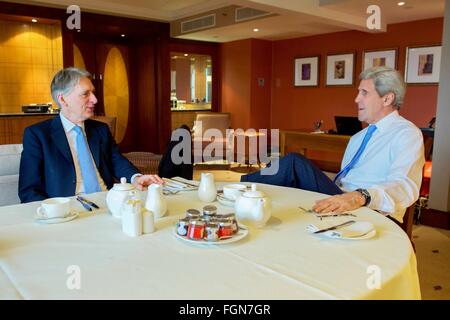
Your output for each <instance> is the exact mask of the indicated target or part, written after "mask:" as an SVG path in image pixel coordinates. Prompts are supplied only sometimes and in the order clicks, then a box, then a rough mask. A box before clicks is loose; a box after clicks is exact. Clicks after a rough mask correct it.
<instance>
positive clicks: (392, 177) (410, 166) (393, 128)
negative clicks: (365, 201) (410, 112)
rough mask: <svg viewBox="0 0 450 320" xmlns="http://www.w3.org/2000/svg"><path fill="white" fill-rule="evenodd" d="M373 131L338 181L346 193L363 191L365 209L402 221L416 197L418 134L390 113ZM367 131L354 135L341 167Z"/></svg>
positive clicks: (419, 170) (420, 144)
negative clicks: (366, 194) (367, 203)
mask: <svg viewBox="0 0 450 320" xmlns="http://www.w3.org/2000/svg"><path fill="white" fill-rule="evenodd" d="M375 125H376V126H377V130H376V131H375V132H374V134H373V136H372V138H371V139H370V140H369V142H368V144H367V146H366V148H365V150H364V152H363V153H362V155H361V157H360V158H359V160H358V162H357V163H356V164H355V165H354V167H353V168H352V169H351V170H350V171H349V172H348V173H347V175H346V176H345V177H343V178H342V179H341V188H342V189H343V190H344V191H347V192H350V191H354V190H355V189H358V188H363V189H367V190H368V191H369V193H370V196H371V201H370V203H369V205H368V207H369V208H371V209H374V210H378V211H380V212H382V213H383V214H389V215H390V216H392V217H393V218H395V219H396V220H398V221H400V222H402V221H403V215H404V214H405V211H406V208H408V207H409V206H411V205H412V204H413V203H414V202H415V201H416V200H417V199H418V197H419V191H420V185H421V182H422V170H423V166H424V164H425V157H424V147H423V136H422V132H421V131H420V130H419V129H418V128H417V127H416V126H415V125H414V124H413V123H411V122H410V121H408V120H406V119H405V118H403V117H401V116H400V115H399V114H398V111H394V112H392V113H390V114H389V115H387V116H385V117H384V118H383V119H381V120H380V121H378V122H377V123H375ZM366 132H367V128H365V129H364V130H361V131H360V132H358V133H357V134H355V135H354V136H353V137H352V138H351V139H350V141H349V143H348V146H347V149H346V150H345V154H344V158H343V159H342V164H341V167H342V168H344V167H345V166H346V165H347V164H348V163H349V162H350V161H351V160H352V158H353V156H354V155H355V153H356V151H357V150H358V148H359V146H360V145H361V142H362V140H363V138H364V136H365V134H366Z"/></svg>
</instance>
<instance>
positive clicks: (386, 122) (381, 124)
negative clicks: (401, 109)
mask: <svg viewBox="0 0 450 320" xmlns="http://www.w3.org/2000/svg"><path fill="white" fill-rule="evenodd" d="M399 117H400V115H399V114H398V111H397V110H394V111H393V112H391V113H389V114H388V115H387V116H385V117H384V118H382V119H381V120H379V121H378V122H376V123H374V125H376V126H377V131H379V132H383V131H385V130H387V129H388V128H389V127H390V126H391V124H392V123H393V122H394V121H395V120H397V119H398V118H399Z"/></svg>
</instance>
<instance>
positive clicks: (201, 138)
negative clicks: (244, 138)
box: [192, 112, 233, 161]
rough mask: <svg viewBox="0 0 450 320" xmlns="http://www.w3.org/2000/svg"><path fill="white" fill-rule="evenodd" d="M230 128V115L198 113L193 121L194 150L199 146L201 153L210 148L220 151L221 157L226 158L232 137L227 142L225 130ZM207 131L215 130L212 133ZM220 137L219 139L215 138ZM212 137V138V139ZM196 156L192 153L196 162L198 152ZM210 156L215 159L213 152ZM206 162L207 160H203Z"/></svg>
mask: <svg viewBox="0 0 450 320" xmlns="http://www.w3.org/2000/svg"><path fill="white" fill-rule="evenodd" d="M230 128H231V115H230V113H216V112H208V113H198V114H197V117H196V119H195V123H194V128H193V130H192V131H193V135H192V140H193V143H194V144H193V146H194V150H195V148H197V147H198V146H201V152H202V154H203V151H204V150H205V148H208V150H211V149H212V148H215V149H216V150H217V149H222V150H223V157H222V159H225V158H226V154H227V152H230V151H232V150H231V149H230V148H231V147H232V142H233V141H232V137H231V141H228V138H230V137H227V129H230ZM209 129H216V130H214V131H212V130H209ZM208 130H209V131H208ZM216 134H217V135H220V137H217V136H216ZM212 135H214V138H213V137H212ZM196 151H197V154H195V153H194V157H195V161H197V159H198V156H199V154H198V153H199V151H200V150H196ZM212 156H213V157H215V156H216V154H215V153H214V152H213V153H212ZM204 160H208V159H204Z"/></svg>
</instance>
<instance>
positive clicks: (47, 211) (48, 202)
mask: <svg viewBox="0 0 450 320" xmlns="http://www.w3.org/2000/svg"><path fill="white" fill-rule="evenodd" d="M69 213H70V199H69V198H50V199H45V200H44V201H42V203H41V206H40V207H39V208H37V214H38V216H39V217H40V218H44V219H51V218H65V217H66V216H67V215H68V214H69Z"/></svg>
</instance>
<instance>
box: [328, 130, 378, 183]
mask: <svg viewBox="0 0 450 320" xmlns="http://www.w3.org/2000/svg"><path fill="white" fill-rule="evenodd" d="M375 130H377V126H375V125H369V127H368V128H367V132H366V135H365V136H364V139H363V141H362V143H361V145H360V146H359V149H358V151H356V153H355V155H354V156H353V159H352V161H350V162H349V164H347V165H346V166H345V167H344V168H343V169H342V170H341V171H339V172H338V174H337V175H336V177H334V180H333V182H334V183H336V184H337V185H339V183H340V181H341V179H342V178H343V177H345V175H346V174H347V173H348V172H349V171H350V169H351V168H353V167H354V165H355V164H356V163H357V162H358V160H359V158H360V157H361V154H362V153H363V151H364V149H365V148H366V146H367V143H368V142H369V140H370V138H371V137H372V134H373V133H374V132H375Z"/></svg>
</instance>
